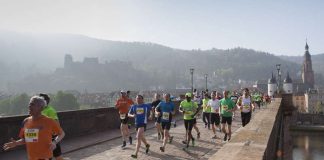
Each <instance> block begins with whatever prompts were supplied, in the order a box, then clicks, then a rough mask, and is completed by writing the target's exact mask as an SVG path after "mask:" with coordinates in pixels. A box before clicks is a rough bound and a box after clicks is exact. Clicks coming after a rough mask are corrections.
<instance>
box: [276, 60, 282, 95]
mask: <svg viewBox="0 0 324 160" xmlns="http://www.w3.org/2000/svg"><path fill="white" fill-rule="evenodd" d="M280 66H281V64H276V68H277V71H278V81H277V94H278V95H279V93H280V81H281V72H280Z"/></svg>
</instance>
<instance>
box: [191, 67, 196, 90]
mask: <svg viewBox="0 0 324 160" xmlns="http://www.w3.org/2000/svg"><path fill="white" fill-rule="evenodd" d="M194 70H195V69H194V68H190V74H191V93H193V90H194V89H193V73H194Z"/></svg>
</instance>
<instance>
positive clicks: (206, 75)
mask: <svg viewBox="0 0 324 160" xmlns="http://www.w3.org/2000/svg"><path fill="white" fill-rule="evenodd" d="M207 77H208V74H205V80H206V91H207Z"/></svg>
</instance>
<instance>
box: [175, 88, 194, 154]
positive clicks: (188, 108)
mask: <svg viewBox="0 0 324 160" xmlns="http://www.w3.org/2000/svg"><path fill="white" fill-rule="evenodd" d="M185 97H186V99H185V100H183V101H182V102H181V103H180V107H179V112H181V113H183V119H184V125H185V128H186V141H185V143H186V147H185V148H183V149H184V150H188V148H189V143H190V140H192V145H193V146H194V144H195V139H194V138H193V137H192V134H191V131H192V127H193V125H194V116H195V115H196V114H197V113H198V110H197V108H198V105H197V103H195V102H192V101H191V97H192V95H191V93H186V95H185Z"/></svg>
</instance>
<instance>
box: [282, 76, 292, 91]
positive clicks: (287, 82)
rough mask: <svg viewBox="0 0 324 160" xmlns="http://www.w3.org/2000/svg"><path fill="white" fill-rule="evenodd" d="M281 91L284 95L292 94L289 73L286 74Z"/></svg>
mask: <svg viewBox="0 0 324 160" xmlns="http://www.w3.org/2000/svg"><path fill="white" fill-rule="evenodd" d="M283 91H284V92H285V93H286V94H292V93H293V82H292V79H291V78H290V76H289V72H287V76H286V78H285V80H284V82H283Z"/></svg>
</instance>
